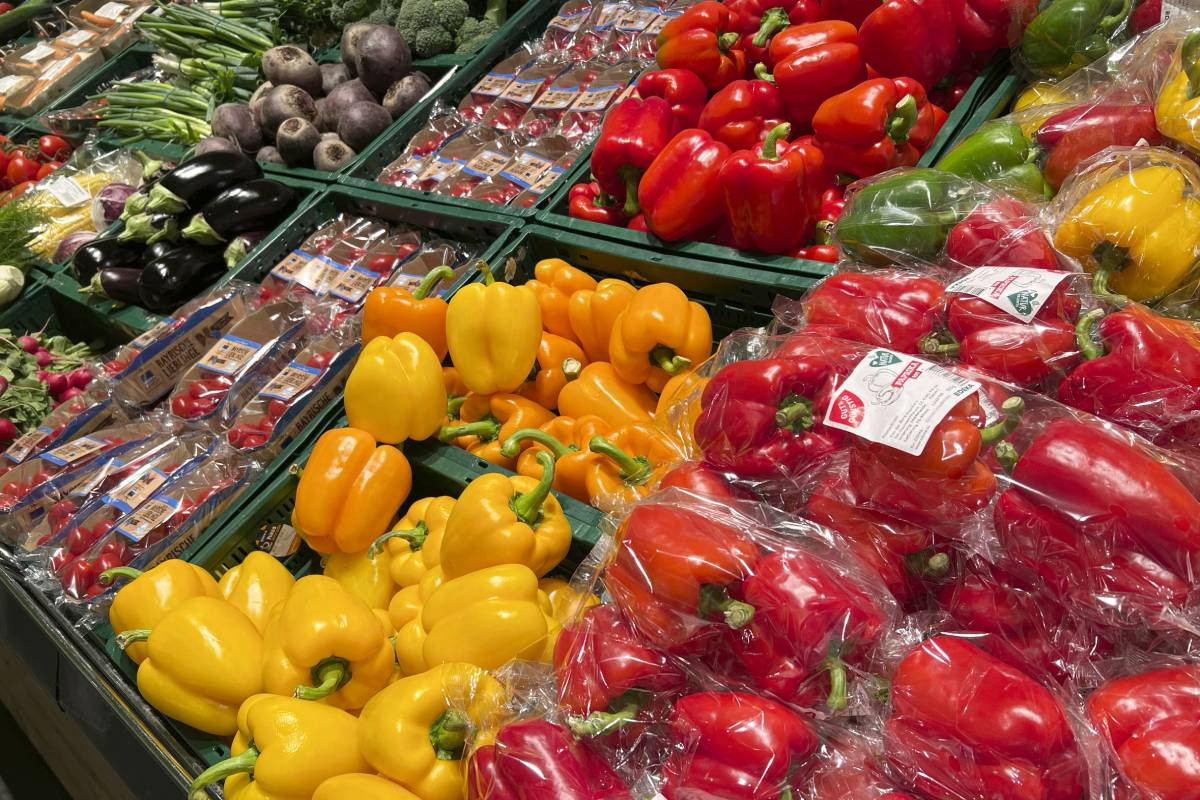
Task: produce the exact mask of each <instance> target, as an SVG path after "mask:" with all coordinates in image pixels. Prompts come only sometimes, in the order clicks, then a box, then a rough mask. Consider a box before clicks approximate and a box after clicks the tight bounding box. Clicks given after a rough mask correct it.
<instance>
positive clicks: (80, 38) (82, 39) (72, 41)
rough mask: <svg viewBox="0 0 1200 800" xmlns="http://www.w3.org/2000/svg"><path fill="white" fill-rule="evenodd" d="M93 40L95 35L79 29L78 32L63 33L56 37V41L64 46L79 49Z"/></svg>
mask: <svg viewBox="0 0 1200 800" xmlns="http://www.w3.org/2000/svg"><path fill="white" fill-rule="evenodd" d="M95 38H96V34H95V33H93V32H92V31H85V30H83V29H82V28H80V29H79V30H74V31H71V32H70V33H64V34H63V35H62V36H60V37H58V40H59V41H60V42H63V43H65V44H69V45H71V46H72V47H81V46H82V45H85V44H87V43H88V42H90V41H91V40H92V39H95Z"/></svg>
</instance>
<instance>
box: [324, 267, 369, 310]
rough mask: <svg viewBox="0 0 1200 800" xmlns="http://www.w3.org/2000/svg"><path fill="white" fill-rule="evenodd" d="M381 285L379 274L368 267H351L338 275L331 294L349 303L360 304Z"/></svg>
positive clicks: (330, 288) (330, 290) (330, 291)
mask: <svg viewBox="0 0 1200 800" xmlns="http://www.w3.org/2000/svg"><path fill="white" fill-rule="evenodd" d="M377 283H379V273H378V272H372V271H371V270H369V269H367V268H366V267H350V268H349V269H347V270H343V271H342V272H340V273H338V276H337V278H336V279H335V280H334V282H333V285H332V286H331V287H329V293H330V294H331V295H333V296H334V297H340V298H341V299H343V300H345V301H346V302H347V303H358V302H359V301H361V300H362V299H363V298H364V297H366V296H367V292H369V291H371V290H372V289H374V288H375V284H377Z"/></svg>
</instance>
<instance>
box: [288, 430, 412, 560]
mask: <svg viewBox="0 0 1200 800" xmlns="http://www.w3.org/2000/svg"><path fill="white" fill-rule="evenodd" d="M411 490H412V468H411V467H410V466H409V464H408V459H406V458H405V457H404V454H403V453H401V452H400V451H399V450H397V449H396V448H395V447H392V446H391V445H387V444H385V445H381V446H379V447H376V446H375V439H373V438H372V437H371V435H370V434H369V433H367V432H366V431H360V430H357V429H355V428H335V429H333V430H330V431H326V432H325V433H323V434H321V438H320V439H318V440H317V443H316V445H315V446H314V447H313V450H312V454H311V455H309V457H308V463H307V464H305V465H304V469H303V470H302V471H301V475H300V485H299V486H297V487H296V507H295V508H294V509H293V510H292V527H293V528H295V529H296V532H297V533H299V534H300V536H302V537H303V538H304V541H306V542H308V546H309V547H311V548H312V549H314V550H316V551H317V552H318V553H338V552H341V553H357V552H359V551H362V550H366V549H367V548H368V547H369V546H370V545H371V542H373V541H375V539H376V537H378V536H379V534H381V533H383V532H384V531H386V530H387V529H388V525H390V524H391V522H392V518H393V517H395V516H396V512H397V511H398V510H399V509H400V506H401V505H402V504H403V503H404V500H405V498H407V497H408V493H409V491H411Z"/></svg>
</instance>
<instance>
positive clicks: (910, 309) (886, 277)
mask: <svg viewBox="0 0 1200 800" xmlns="http://www.w3.org/2000/svg"><path fill="white" fill-rule="evenodd" d="M945 300H946V293H945V292H944V291H943V290H942V285H941V283H939V282H938V281H936V280H934V279H933V278H929V277H926V276H924V275H919V274H917V273H912V272H903V271H900V270H887V269H884V270H874V271H871V272H843V273H840V274H838V275H832V276H830V277H828V278H826V279H825V280H824V281H822V282H821V284H820V285H819V286H817V287H816V289H814V290H813V291H812V292H810V293H809V294H808V296H807V297H805V298H804V301H803V306H804V316H805V320H806V321H807V322H809V323H810V324H814V325H838V324H841V325H847V326H850V327H851V328H853V329H854V330H855V331H856V332H857V333H858V336H857V337H856V339H857V340H858V341H860V342H862V343H864V344H869V345H873V346H876V347H888V348H891V349H892V350H897V351H899V352H902V353H919V352H921V348H920V342H921V340H922V339H923V338H924V337H926V336H928V335H929V334H930V332H931V331H932V330H933V328H934V326H935V325H937V324H938V323H939V321H940V317H941V314H942V312H943V306H944V304H945Z"/></svg>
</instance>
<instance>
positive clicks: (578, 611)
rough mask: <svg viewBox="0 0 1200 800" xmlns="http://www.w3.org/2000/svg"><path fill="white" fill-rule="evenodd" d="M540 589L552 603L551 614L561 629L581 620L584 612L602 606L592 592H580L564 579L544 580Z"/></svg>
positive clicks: (540, 582)
mask: <svg viewBox="0 0 1200 800" xmlns="http://www.w3.org/2000/svg"><path fill="white" fill-rule="evenodd" d="M538 589H540V590H541V591H542V592H544V593H545V595H546V599H548V600H549V601H550V612H551V615H552V616H553V617H554V621H555V622H557V623H558V624H559V627H562V626H563V625H568V624H570V623H572V622H574V621H575V620H577V619H579V617H580V615H582V614H583V612H584V611H586V610H588V609H589V608H591V607H592V606H598V605H600V598H599V597H596V595H594V594H592V593H591V592H580V591H579V590H577V589H576V588H575V587H574V586H572V585H571V584H570V583H569V582H567V581H564V580H563V579H562V578H542V579H541V580H540V581H538Z"/></svg>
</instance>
